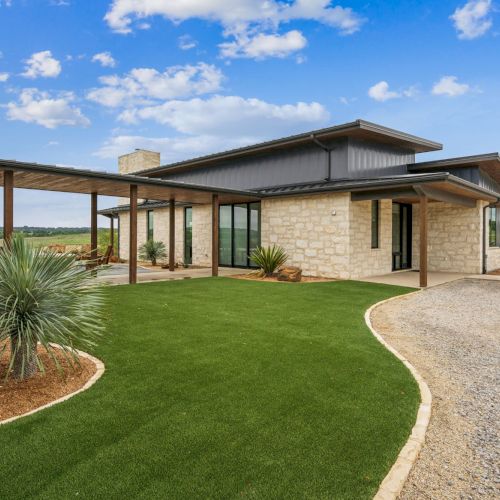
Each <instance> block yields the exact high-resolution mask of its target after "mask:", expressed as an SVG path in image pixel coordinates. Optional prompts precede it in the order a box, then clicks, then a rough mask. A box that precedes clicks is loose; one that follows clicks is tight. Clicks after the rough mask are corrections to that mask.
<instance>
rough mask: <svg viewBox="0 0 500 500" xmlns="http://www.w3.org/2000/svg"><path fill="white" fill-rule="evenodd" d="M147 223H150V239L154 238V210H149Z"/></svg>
mask: <svg viewBox="0 0 500 500" xmlns="http://www.w3.org/2000/svg"><path fill="white" fill-rule="evenodd" d="M147 217H148V220H147V225H148V240H152V239H153V237H154V231H153V227H154V226H153V210H148V213H147Z"/></svg>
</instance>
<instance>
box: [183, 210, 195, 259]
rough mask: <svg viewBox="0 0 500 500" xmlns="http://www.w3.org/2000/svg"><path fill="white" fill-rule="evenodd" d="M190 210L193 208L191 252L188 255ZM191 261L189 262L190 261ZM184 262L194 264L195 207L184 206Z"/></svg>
mask: <svg viewBox="0 0 500 500" xmlns="http://www.w3.org/2000/svg"><path fill="white" fill-rule="evenodd" d="M188 210H191V246H190V250H191V251H190V252H189V254H190V255H188V252H187V245H186V243H187V229H188V227H187V213H188ZM188 261H189V262H188ZM184 264H185V265H188V266H189V265H192V264H193V207H184Z"/></svg>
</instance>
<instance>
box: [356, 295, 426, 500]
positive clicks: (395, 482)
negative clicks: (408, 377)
mask: <svg viewBox="0 0 500 500" xmlns="http://www.w3.org/2000/svg"><path fill="white" fill-rule="evenodd" d="M412 293H421V291H420V290H417V291H416V292H412ZM412 293H410V294H406V295H398V296H396V297H391V298H390V299H386V300H382V301H381V302H377V303H376V304H374V305H372V306H371V307H370V308H369V309H367V311H366V312H365V322H366V324H367V325H368V328H369V329H370V331H371V332H372V334H373V335H374V337H375V338H376V339H377V340H378V341H379V342H380V343H381V344H382V345H383V346H384V347H385V348H386V349H387V350H388V351H390V352H392V354H394V356H396V358H398V359H399V360H400V361H401V362H402V363H403V364H404V365H405V366H406V367H407V368H408V370H410V372H411V374H412V375H413V378H414V379H415V380H416V381H417V384H418V387H419V389H420V406H419V408H418V413H417V420H416V422H415V425H414V426H413V429H412V431H411V435H410V437H409V438H408V441H407V442H406V444H405V445H404V446H403V448H402V449H401V451H400V452H399V455H398V458H397V459H396V462H395V463H394V465H393V466H392V467H391V470H390V471H389V473H388V474H387V476H385V478H384V480H383V481H382V483H381V484H380V487H379V489H378V491H377V493H376V495H375V496H374V497H373V498H374V500H394V499H396V498H397V497H398V496H399V494H400V493H401V491H402V489H403V486H404V484H405V482H406V479H407V478H408V475H409V474H410V470H411V468H412V467H413V464H414V463H415V462H416V460H417V458H418V454H419V453H420V450H421V448H422V445H423V444H424V441H425V433H426V431H427V427H428V426H429V421H430V418H431V406H432V395H431V391H430V389H429V386H428V385H427V383H426V382H425V380H424V379H423V378H422V376H421V375H420V374H419V373H418V371H417V370H416V368H415V367H414V366H413V365H412V364H411V363H410V362H409V361H408V360H407V359H406V358H405V357H404V356H403V355H401V354H400V353H399V352H398V351H396V349H394V348H393V347H392V346H391V345H389V344H388V343H387V342H386V341H385V340H384V339H383V338H382V336H381V335H380V334H379V333H378V332H377V331H376V330H375V328H374V327H373V325H372V322H371V313H372V311H373V310H374V309H375V308H376V307H378V306H381V305H382V304H386V303H387V302H391V301H392V300H396V299H400V298H401V297H407V296H408V295H411V294H412Z"/></svg>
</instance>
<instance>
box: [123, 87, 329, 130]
mask: <svg viewBox="0 0 500 500" xmlns="http://www.w3.org/2000/svg"><path fill="white" fill-rule="evenodd" d="M328 117H329V115H328V112H327V111H326V109H325V108H324V107H323V106H322V105H321V104H319V103H317V102H311V103H305V102H298V103H296V104H284V105H277V104H271V103H268V102H265V101H262V100H260V99H245V98H243V97H239V96H221V95H215V96H212V97H210V98H208V99H200V98H194V99H190V100H187V101H167V102H165V103H163V104H159V105H155V106H146V107H143V108H134V109H128V110H125V111H124V112H123V113H121V115H120V117H119V118H120V119H121V120H122V121H124V122H125V123H137V122H138V121H140V120H153V121H156V122H157V123H160V124H163V125H168V126H170V127H172V128H174V129H175V130H176V131H178V132H181V133H184V134H189V135H214V134H215V135H222V136H227V137H234V136H235V135H237V136H239V137H241V136H244V137H245V136H255V135H263V136H269V137H275V136H279V135H283V134H286V133H287V131H289V130H290V128H294V127H295V126H297V127H298V128H299V129H300V128H309V127H312V126H315V125H318V124H323V123H325V122H326V121H327V120H328Z"/></svg>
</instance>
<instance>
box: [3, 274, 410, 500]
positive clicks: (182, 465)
mask: <svg viewBox="0 0 500 500" xmlns="http://www.w3.org/2000/svg"><path fill="white" fill-rule="evenodd" d="M406 291H408V289H403V288H397V287H390V286H386V285H377V284H371V283H370V284H369V283H359V282H348V281H346V282H330V283H304V284H284V283H267V282H266V283H263V282H251V281H240V280H235V279H231V278H207V279H196V280H185V281H174V282H163V283H151V284H140V285H135V286H119V287H110V288H109V290H108V292H107V293H108V294H109V308H108V310H107V319H106V321H107V323H108V330H109V333H108V336H107V338H106V340H103V341H102V343H101V345H100V346H99V348H98V349H97V350H96V353H95V354H96V355H97V356H99V357H100V358H101V359H102V360H103V361H104V362H105V364H106V372H105V374H104V376H103V378H102V379H100V381H99V382H98V383H97V384H96V385H94V386H93V387H92V388H91V389H90V390H88V391H86V392H84V393H82V394H80V395H78V396H76V397H74V398H72V399H70V400H69V401H67V402H65V403H62V404H60V405H57V406H55V407H53V408H50V409H48V410H44V411H42V412H40V413H38V414H36V415H33V416H31V417H26V418H23V419H20V420H19V421H17V422H14V423H11V424H8V425H6V426H0V449H1V450H2V452H1V453H0V467H1V470H2V479H1V480H0V498H2V499H3V498H5V499H21V498H22V499H25V498H50V499H56V498H57V499H66V498H82V499H86V498H92V499H95V498H99V499H100V498H106V499H110V498H113V499H114V498H120V499H123V498H144V499H152V498H168V499H185V498H186V499H187V498H189V499H191V498H217V499H223V498H256V499H257V498H258V499H267V498H269V499H271V498H272V499H275V498H300V499H303V498H345V499H361V498H371V497H372V496H373V494H374V493H375V492H376V490H377V487H378V485H379V483H380V481H381V480H382V479H383V477H384V476H385V474H386V473H387V472H388V470H389V468H390V467H391V465H392V463H393V462H394V461H395V459H396V457H397V454H398V452H399V450H400V448H401V447H402V446H403V444H404V443H405V441H406V440H407V438H408V435H409V433H410V430H411V428H412V426H413V423H414V419H415V415H416V410H417V406H418V402H419V397H418V389H417V386H416V384H415V382H414V380H413V379H412V377H411V375H410V373H409V372H408V371H407V369H406V368H405V367H404V366H403V365H402V364H401V363H400V362H399V361H397V360H396V359H395V358H394V357H393V356H392V355H391V354H390V353H389V352H388V351H386V350H385V349H384V348H383V347H382V346H381V345H380V344H379V343H378V342H377V341H376V340H375V339H374V338H373V337H372V335H371V333H370V332H369V330H368V328H367V327H366V325H365V323H364V319H363V315H364V311H365V310H366V309H367V307H368V306H369V305H371V304H373V303H375V302H377V301H379V300H382V299H385V298H388V297H390V296H393V295H397V294H401V293H405V292H406Z"/></svg>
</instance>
